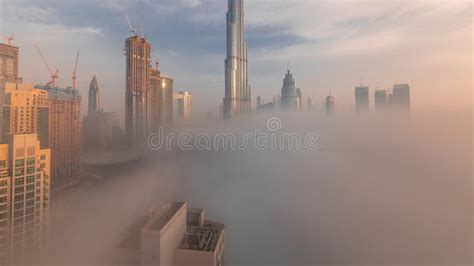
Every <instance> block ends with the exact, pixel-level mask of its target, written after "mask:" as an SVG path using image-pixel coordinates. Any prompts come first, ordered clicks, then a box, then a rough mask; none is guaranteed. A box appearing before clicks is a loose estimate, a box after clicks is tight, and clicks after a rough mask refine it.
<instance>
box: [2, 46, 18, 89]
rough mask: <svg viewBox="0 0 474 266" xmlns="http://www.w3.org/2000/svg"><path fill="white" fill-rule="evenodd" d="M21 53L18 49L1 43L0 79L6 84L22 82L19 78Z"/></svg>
mask: <svg viewBox="0 0 474 266" xmlns="http://www.w3.org/2000/svg"><path fill="white" fill-rule="evenodd" d="M19 53H20V49H19V48H18V47H16V46H12V45H8V44H4V43H0V77H2V78H3V79H4V80H5V81H6V82H21V78H20V77H19V76H18V65H19V60H18V55H19Z"/></svg>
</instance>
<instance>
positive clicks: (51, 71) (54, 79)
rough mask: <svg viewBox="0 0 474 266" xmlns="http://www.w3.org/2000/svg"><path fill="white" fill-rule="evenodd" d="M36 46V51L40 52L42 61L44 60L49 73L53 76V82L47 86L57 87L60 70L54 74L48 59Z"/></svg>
mask: <svg viewBox="0 0 474 266" xmlns="http://www.w3.org/2000/svg"><path fill="white" fill-rule="evenodd" d="M34 46H35V48H36V51H38V54H39V55H40V57H41V60H43V63H44V64H45V65H46V68H47V69H48V71H49V73H50V74H51V81H50V82H48V83H46V86H52V87H55V86H56V80H57V79H58V78H59V75H58V73H59V69H58V68H56V72H53V70H51V67H50V66H49V64H48V61H46V58H45V57H44V56H43V53H42V52H41V50H40V48H39V47H38V45H36V44H34Z"/></svg>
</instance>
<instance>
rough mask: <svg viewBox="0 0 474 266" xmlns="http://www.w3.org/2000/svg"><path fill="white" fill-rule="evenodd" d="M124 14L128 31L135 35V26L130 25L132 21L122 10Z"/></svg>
mask: <svg viewBox="0 0 474 266" xmlns="http://www.w3.org/2000/svg"><path fill="white" fill-rule="evenodd" d="M124 14H125V19H126V20H127V23H128V27H130V32H131V33H132V35H136V33H135V28H134V27H133V26H132V23H131V22H130V18H129V17H128V14H127V12H126V11H124Z"/></svg>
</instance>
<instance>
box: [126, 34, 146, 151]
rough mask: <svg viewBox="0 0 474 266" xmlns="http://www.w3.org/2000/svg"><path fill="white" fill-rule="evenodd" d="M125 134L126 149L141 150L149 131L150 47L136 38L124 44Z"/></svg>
mask: <svg viewBox="0 0 474 266" xmlns="http://www.w3.org/2000/svg"><path fill="white" fill-rule="evenodd" d="M125 55H126V92H125V131H126V139H127V144H128V146H129V147H141V146H143V145H144V144H145V142H146V140H147V138H148V135H149V134H150V132H151V119H152V115H151V113H152V106H151V104H150V101H151V93H150V90H149V86H150V74H151V45H150V43H149V42H148V40H147V39H146V38H141V37H139V36H137V35H135V36H132V37H130V38H128V39H127V40H126V41H125Z"/></svg>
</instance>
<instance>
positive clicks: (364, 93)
mask: <svg viewBox="0 0 474 266" xmlns="http://www.w3.org/2000/svg"><path fill="white" fill-rule="evenodd" d="M355 110H356V112H357V113H367V112H368V111H369V87H366V86H362V85H361V86H360V87H356V88H355Z"/></svg>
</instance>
